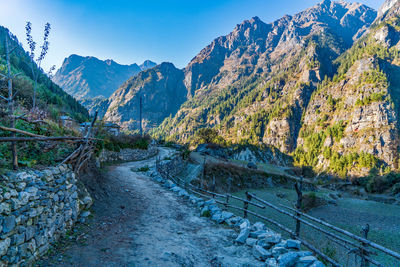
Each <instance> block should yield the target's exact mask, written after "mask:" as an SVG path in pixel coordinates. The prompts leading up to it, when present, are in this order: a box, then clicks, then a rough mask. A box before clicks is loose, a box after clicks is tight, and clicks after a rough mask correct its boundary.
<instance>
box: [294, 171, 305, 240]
mask: <svg viewBox="0 0 400 267" xmlns="http://www.w3.org/2000/svg"><path fill="white" fill-rule="evenodd" d="M294 187H295V189H296V193H297V203H296V209H297V210H300V209H301V202H302V200H303V192H302V190H303V178H302V177H301V178H300V183H295V185H294ZM296 216H297V217H300V216H301V214H300V213H298V212H296ZM300 226H301V224H300V220H296V230H295V234H296V237H298V236H299V235H300Z"/></svg>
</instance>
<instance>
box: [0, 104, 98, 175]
mask: <svg viewBox="0 0 400 267" xmlns="http://www.w3.org/2000/svg"><path fill="white" fill-rule="evenodd" d="M96 119H97V112H96V113H95V116H94V118H93V120H92V122H91V124H90V126H89V127H88V128H87V129H86V134H85V136H84V137H74V136H42V135H37V134H33V133H30V132H26V131H23V130H19V129H15V128H8V127H4V126H0V130H2V131H6V132H11V133H14V134H15V133H19V134H22V135H27V136H29V137H15V135H14V136H12V137H0V142H10V143H12V144H13V143H16V142H43V141H44V142H47V141H55V142H56V141H58V142H67V143H76V144H79V146H78V147H77V149H75V150H74V151H73V152H72V153H71V154H70V155H69V156H68V157H66V158H65V159H64V160H63V161H62V162H61V163H60V164H59V165H61V164H71V165H72V167H73V170H74V172H75V173H76V174H78V173H79V172H80V171H81V169H82V167H83V166H85V164H87V162H88V161H89V159H90V158H91V156H92V155H93V153H94V148H95V143H96V141H98V139H96V138H93V137H92V136H93V126H94V124H95V122H96ZM12 157H13V158H12V162H13V168H14V169H17V167H18V165H17V164H16V163H17V162H18V154H17V153H12Z"/></svg>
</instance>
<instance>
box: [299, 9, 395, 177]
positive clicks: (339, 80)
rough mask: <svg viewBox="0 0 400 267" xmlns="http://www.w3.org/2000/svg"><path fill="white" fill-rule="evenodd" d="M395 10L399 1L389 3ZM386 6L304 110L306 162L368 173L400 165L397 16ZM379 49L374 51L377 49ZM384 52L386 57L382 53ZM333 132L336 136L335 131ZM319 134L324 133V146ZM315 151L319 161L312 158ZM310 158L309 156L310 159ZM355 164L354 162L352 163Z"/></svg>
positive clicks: (351, 173) (354, 173) (302, 143)
mask: <svg viewBox="0 0 400 267" xmlns="http://www.w3.org/2000/svg"><path fill="white" fill-rule="evenodd" d="M390 5H391V6H392V8H393V9H395V10H396V9H397V8H398V7H397V5H398V4H397V3H395V4H394V3H391V4H390ZM392 12H393V10H392V9H389V10H386V11H385V12H384V13H385V14H384V16H385V18H386V19H383V20H382V18H379V19H378V20H377V21H376V22H375V25H374V26H373V27H372V28H371V29H370V30H369V32H368V34H366V35H365V36H364V37H363V38H362V39H361V40H360V41H359V42H357V43H356V44H355V45H354V46H353V47H352V48H351V49H350V50H349V51H347V52H346V53H345V54H344V55H343V56H342V57H341V59H340V61H339V63H340V67H339V70H338V74H337V75H336V76H335V77H334V78H333V79H332V80H331V81H329V82H326V83H325V84H323V85H322V86H321V87H320V90H318V92H316V93H315V94H314V95H313V97H312V98H311V101H310V104H309V105H308V107H307V110H306V112H305V115H304V124H303V125H302V132H303V134H302V136H301V137H300V138H299V139H298V140H297V146H298V149H299V150H298V151H303V149H304V151H305V154H303V153H302V152H301V153H299V154H303V155H305V156H304V157H300V160H305V163H307V164H308V165H312V166H315V167H316V168H317V169H319V170H324V171H326V170H328V171H333V172H338V171H340V170H343V171H344V170H345V172H343V173H342V175H343V176H344V175H348V176H361V175H367V174H368V172H369V171H370V170H371V168H376V169H380V170H381V172H383V171H384V170H385V171H387V170H388V169H389V170H393V169H397V168H398V153H399V149H400V139H399V131H398V129H399V119H398V116H399V111H400V109H399V98H398V92H399V82H398V81H397V78H395V76H396V75H398V73H399V70H398V66H399V61H398V55H397V54H396V53H393V52H390V51H395V50H397V49H398V48H397V47H400V45H399V40H400V29H399V28H398V27H397V26H396V25H398V23H399V19H398V17H397V18H396V17H394V16H392V15H391V14H392ZM374 49H375V50H374ZM380 51H382V52H384V53H385V52H386V56H383V55H382V54H381V52H380ZM333 135H334V136H333ZM320 138H324V140H325V141H324V144H323V146H320V145H319V144H320ZM311 153H314V154H318V160H317V161H315V162H312V161H310V158H308V156H309V155H311ZM307 158H308V159H307ZM349 164H351V165H349Z"/></svg>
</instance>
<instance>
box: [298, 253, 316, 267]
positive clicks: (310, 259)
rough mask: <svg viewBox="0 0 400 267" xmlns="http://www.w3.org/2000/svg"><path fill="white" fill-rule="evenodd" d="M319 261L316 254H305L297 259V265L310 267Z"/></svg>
mask: <svg viewBox="0 0 400 267" xmlns="http://www.w3.org/2000/svg"><path fill="white" fill-rule="evenodd" d="M315 261H317V258H316V257H314V256H304V257H301V258H300V259H298V260H297V262H296V265H295V267H308V266H310V265H311V264H313V263H314V262H315Z"/></svg>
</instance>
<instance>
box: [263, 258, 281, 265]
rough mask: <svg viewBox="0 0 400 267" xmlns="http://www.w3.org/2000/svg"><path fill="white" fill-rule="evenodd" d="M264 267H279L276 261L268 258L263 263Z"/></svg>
mask: <svg viewBox="0 0 400 267" xmlns="http://www.w3.org/2000/svg"><path fill="white" fill-rule="evenodd" d="M265 267H279V265H278V262H277V261H276V259H274V258H269V259H267V260H266V261H265Z"/></svg>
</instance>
